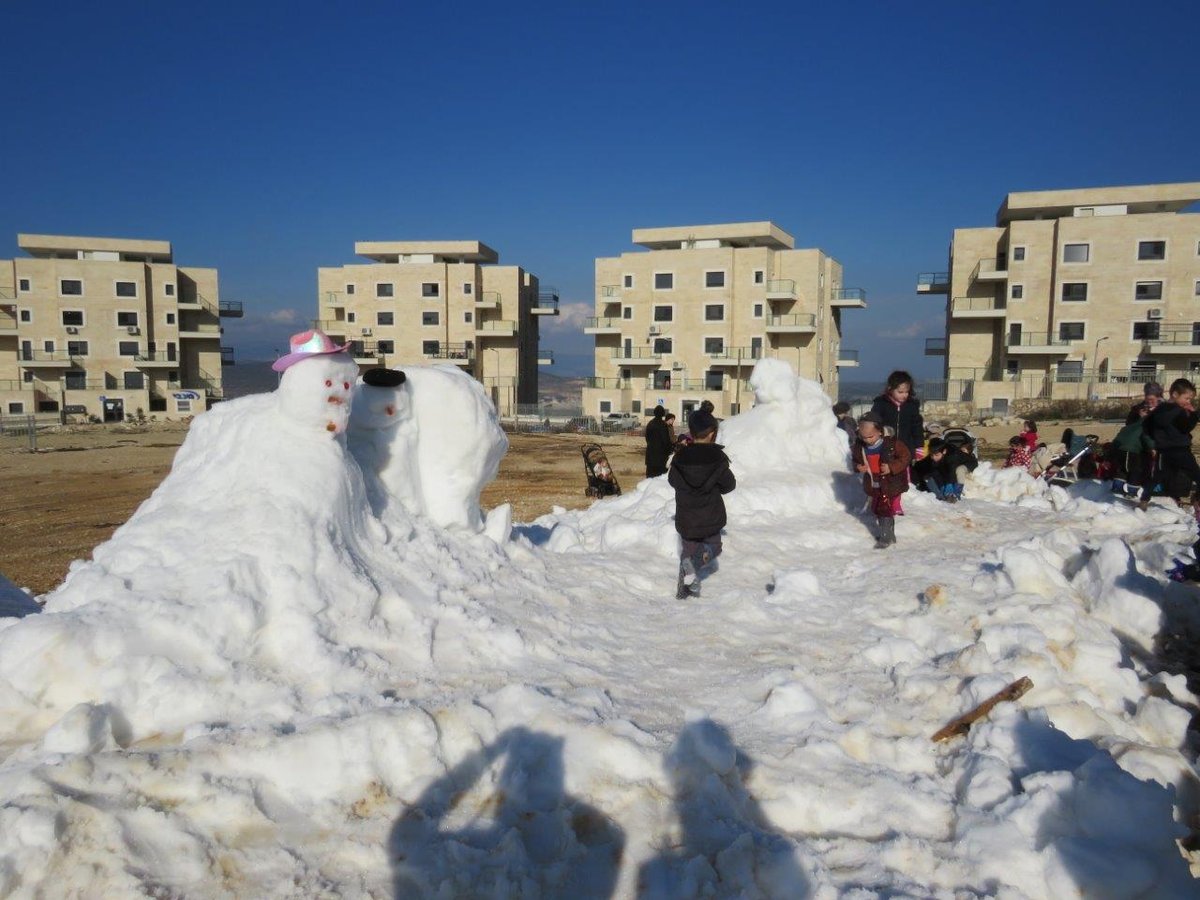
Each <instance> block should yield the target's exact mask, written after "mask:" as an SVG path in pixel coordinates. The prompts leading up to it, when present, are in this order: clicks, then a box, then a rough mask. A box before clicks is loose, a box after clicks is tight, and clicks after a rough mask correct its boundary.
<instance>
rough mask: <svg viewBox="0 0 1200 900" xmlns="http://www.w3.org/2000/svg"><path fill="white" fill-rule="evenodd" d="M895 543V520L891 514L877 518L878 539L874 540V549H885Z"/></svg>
mask: <svg viewBox="0 0 1200 900" xmlns="http://www.w3.org/2000/svg"><path fill="white" fill-rule="evenodd" d="M894 543H896V520H895V519H893V518H892V517H891V516H888V517H887V518H885V519H880V520H879V540H877V541H876V542H875V549H876V550H886V549H887V548H888V547H890V546H892V544H894Z"/></svg>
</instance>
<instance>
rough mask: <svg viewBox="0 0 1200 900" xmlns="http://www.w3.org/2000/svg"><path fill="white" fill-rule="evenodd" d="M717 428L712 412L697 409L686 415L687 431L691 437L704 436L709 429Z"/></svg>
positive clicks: (714, 429)
mask: <svg viewBox="0 0 1200 900" xmlns="http://www.w3.org/2000/svg"><path fill="white" fill-rule="evenodd" d="M716 430H717V420H716V419H715V418H714V417H713V414H712V413H710V412H708V411H707V410H704V409H698V410H696V411H695V412H694V413H692V414H691V416H689V417H688V431H690V432H691V433H692V437H704V435H706V434H708V433H709V432H710V431H716Z"/></svg>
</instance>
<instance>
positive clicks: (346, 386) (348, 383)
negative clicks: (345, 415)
mask: <svg viewBox="0 0 1200 900" xmlns="http://www.w3.org/2000/svg"><path fill="white" fill-rule="evenodd" d="M342 387H344V388H345V389H346V390H350V382H348V381H343V382H342Z"/></svg>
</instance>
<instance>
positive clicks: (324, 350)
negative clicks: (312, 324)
mask: <svg viewBox="0 0 1200 900" xmlns="http://www.w3.org/2000/svg"><path fill="white" fill-rule="evenodd" d="M290 344H291V346H290V347H289V349H290V350H291V351H292V352H291V353H289V354H288V355H287V356H281V357H279V359H277V360H275V362H273V363H271V368H272V369H274V370H275V371H276V372H282V371H283V370H284V369H286V368H287V367H288V366H294V365H295V364H296V363H298V362H300V361H301V360H303V359H308V358H309V357H312V356H328V355H329V354H331V353H344V352H345V350H346V348H347V347H349V346H350V345H349V344H348V343H347V344H342V346H340V347H339V346H338V345H337V344H335V343H334V342H333V339H332V338H330V337H329V335H327V334H326V333H325V332H323V331H320V330H318V329H315V328H314V329H313V330H312V331H302V332H300V333H299V334H293V335H292V338H291V341H290Z"/></svg>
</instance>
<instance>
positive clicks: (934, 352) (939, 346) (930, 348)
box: [925, 337, 946, 356]
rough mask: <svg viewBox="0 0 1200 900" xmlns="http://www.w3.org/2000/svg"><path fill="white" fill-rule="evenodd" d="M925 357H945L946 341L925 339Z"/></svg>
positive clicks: (942, 338) (941, 338)
mask: <svg viewBox="0 0 1200 900" xmlns="http://www.w3.org/2000/svg"><path fill="white" fill-rule="evenodd" d="M925 355H926V356H945V355H946V339H945V338H944V337H940V338H925Z"/></svg>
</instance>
